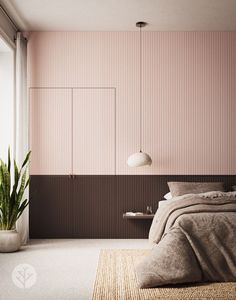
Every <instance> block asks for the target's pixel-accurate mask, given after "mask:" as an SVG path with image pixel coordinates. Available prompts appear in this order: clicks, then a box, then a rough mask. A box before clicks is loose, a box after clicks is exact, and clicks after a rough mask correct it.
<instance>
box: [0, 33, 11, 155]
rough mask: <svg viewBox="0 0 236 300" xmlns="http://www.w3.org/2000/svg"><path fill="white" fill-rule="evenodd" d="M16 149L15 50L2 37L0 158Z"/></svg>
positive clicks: (0, 46) (0, 52)
mask: <svg viewBox="0 0 236 300" xmlns="http://www.w3.org/2000/svg"><path fill="white" fill-rule="evenodd" d="M8 146H10V147H11V153H13V149H14V50H13V49H12V48H11V47H10V46H8V44H7V43H5V41H4V40H3V39H2V38H1V37H0V158H1V159H3V160H4V161H6V158H7V149H8Z"/></svg>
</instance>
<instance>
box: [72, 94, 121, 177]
mask: <svg viewBox="0 0 236 300" xmlns="http://www.w3.org/2000/svg"><path fill="white" fill-rule="evenodd" d="M115 136H116V133H115V90H114V89H104V88H103V89H96V88H95V89H73V172H72V173H73V174H78V175H81V174H85V175H89V174H93V175H95V174H97V175H104V174H112V175H115V171H116V170H115V159H116V156H115V144H116V143H115Z"/></svg>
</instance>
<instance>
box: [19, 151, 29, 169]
mask: <svg viewBox="0 0 236 300" xmlns="http://www.w3.org/2000/svg"><path fill="white" fill-rule="evenodd" d="M30 154H31V151H29V152H28V154H27V155H26V158H25V160H24V162H23V164H22V167H21V169H23V168H24V166H25V165H26V164H27V162H28V160H29V158H30Z"/></svg>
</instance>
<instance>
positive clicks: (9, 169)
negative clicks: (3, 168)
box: [8, 146, 11, 173]
mask: <svg viewBox="0 0 236 300" xmlns="http://www.w3.org/2000/svg"><path fill="white" fill-rule="evenodd" d="M8 172H9V173H10V172H11V154H10V146H9V147H8Z"/></svg>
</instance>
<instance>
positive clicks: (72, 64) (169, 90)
mask: <svg viewBox="0 0 236 300" xmlns="http://www.w3.org/2000/svg"><path fill="white" fill-rule="evenodd" d="M138 42H139V36H138V32H105V33H100V32H97V33H89V32H85V33H77V32H69V33H68V32H64V33H62V32H60V33H56V32H55V33H46V32H42V33H41V32H38V33H32V34H31V35H30V39H29V47H28V51H29V59H28V64H29V87H40V88H41V87H66V88H71V87H79V88H82V87H86V88H91V89H93V88H95V87H99V88H115V90H116V95H115V97H116V99H115V101H116V107H115V110H116V111H115V113H116V120H115V121H116V124H115V130H113V129H112V131H113V132H112V143H113V145H111V147H113V148H114V147H115V159H116V162H115V164H116V174H233V173H235V171H236V160H235V153H236V139H235V128H236V118H235V111H236V100H235V98H236V84H235V80H236V34H235V33H234V32H221V33H220V32H198V33H196V32H145V33H144V38H143V45H144V51H143V53H144V66H143V78H144V85H143V99H144V106H143V149H144V150H145V151H146V152H148V153H149V154H150V155H151V157H152V159H153V165H152V166H151V167H150V168H141V169H130V168H129V167H128V166H127V165H126V160H127V157H128V156H129V154H131V153H133V152H135V151H138V150H139V47H138ZM34 93H37V92H36V91H34ZM36 97H38V95H36ZM53 97H54V96H53ZM90 99H92V98H91V97H90ZM54 100H55V101H57V99H56V98H55V99H54ZM44 101H46V98H45V100H44ZM81 101H83V100H81ZM84 101H85V100H84ZM111 101H114V100H113V98H112V99H111ZM58 102H59V99H58ZM85 102H87V101H85ZM49 105H56V102H55V103H54V104H53V103H52V104H49ZM81 105H82V103H81ZM89 105H90V104H86V106H85V107H84V112H82V114H84V116H85V117H86V118H87V119H89V120H90V123H93V122H94V123H95V124H92V125H91V127H93V126H94V127H96V126H97V125H98V123H97V122H98V120H97V119H96V118H95V119H94V118H93V116H92V115H91V113H90V110H89ZM96 105H97V104H96ZM100 106H101V110H104V111H107V102H106V101H102V100H101V101H100ZM70 109H71V108H70V105H69V104H66V103H65V107H63V111H64V113H65V114H69V113H70V112H69V110H70ZM78 113H79V111H78ZM78 118H80V115H78ZM53 121H54V119H53V116H52V118H51V120H49V121H48V122H49V124H47V125H48V126H49V125H50V122H52V124H53ZM78 122H80V121H79V120H78ZM86 122H87V121H86ZM86 122H85V125H86V128H85V131H84V136H83V138H84V141H85V145H84V143H81V144H80V145H79V144H78V145H77V148H76V151H78V150H79V148H83V149H82V150H81V151H82V152H83V153H87V151H88V154H89V155H83V153H82V154H81V152H80V151H79V152H78V155H82V157H81V158H82V159H83V166H82V170H83V173H85V174H87V173H90V174H93V172H94V173H95V174H97V173H98V172H97V166H94V168H93V169H91V166H90V159H91V156H92V154H93V151H92V150H91V149H90V146H91V143H88V144H86V134H87V137H88V139H89V134H90V131H89V130H90V129H91V128H88V127H87V125H88V123H86ZM104 122H107V120H105V121H104ZM31 125H32V126H35V125H36V124H35V120H34V119H33V120H32V121H31ZM78 125H79V124H78ZM80 125H81V124H80ZM48 126H46V128H42V130H43V132H41V134H45V138H44V142H43V143H49V144H50V138H51V137H50V134H49V133H48V132H47V131H48V129H47V128H48ZM112 126H113V125H112ZM107 137H108V136H107V134H105V135H104V136H102V135H101V137H100V139H96V140H95V141H94V145H95V147H100V148H103V145H107V144H106V143H107ZM47 138H48V139H49V140H48V141H46V139H47ZM34 146H37V147H38V145H37V143H35V140H34V141H33V144H32V147H34ZM43 146H44V144H42V145H41V147H43ZM49 146H52V147H54V145H47V150H48V147H49ZM104 148H105V146H104ZM94 150H95V149H94ZM112 151H113V150H112ZM36 155H38V154H37V153H35V151H34V152H33V154H32V159H33V163H32V169H31V174H43V173H45V174H47V173H52V174H53V168H52V166H51V165H50V163H49V164H47V163H46V162H47V161H46V160H45V159H47V160H49V161H50V160H51V159H54V155H53V153H51V154H50V156H49V157H47V158H45V157H42V159H43V160H44V162H41V161H38V162H37V163H38V164H39V165H37V164H36V162H34V158H35V159H36ZM60 155H61V156H63V157H64V159H63V161H62V160H61V159H59V161H57V164H64V160H65V159H68V149H67V148H66V147H64V148H63V149H61V153H60ZM110 159H111V160H112V163H113V161H114V157H113V156H112V157H110ZM41 163H42V164H43V163H44V164H45V165H44V167H43V169H42V168H41V165H40V164H41ZM101 164H102V165H104V168H105V170H106V171H104V172H103V171H102V169H99V171H101V173H107V174H110V170H107V155H104V156H103V157H101ZM86 166H87V167H86ZM86 168H88V169H86ZM60 169H64V170H65V173H67V169H66V168H64V167H63V166H62V168H60Z"/></svg>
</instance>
